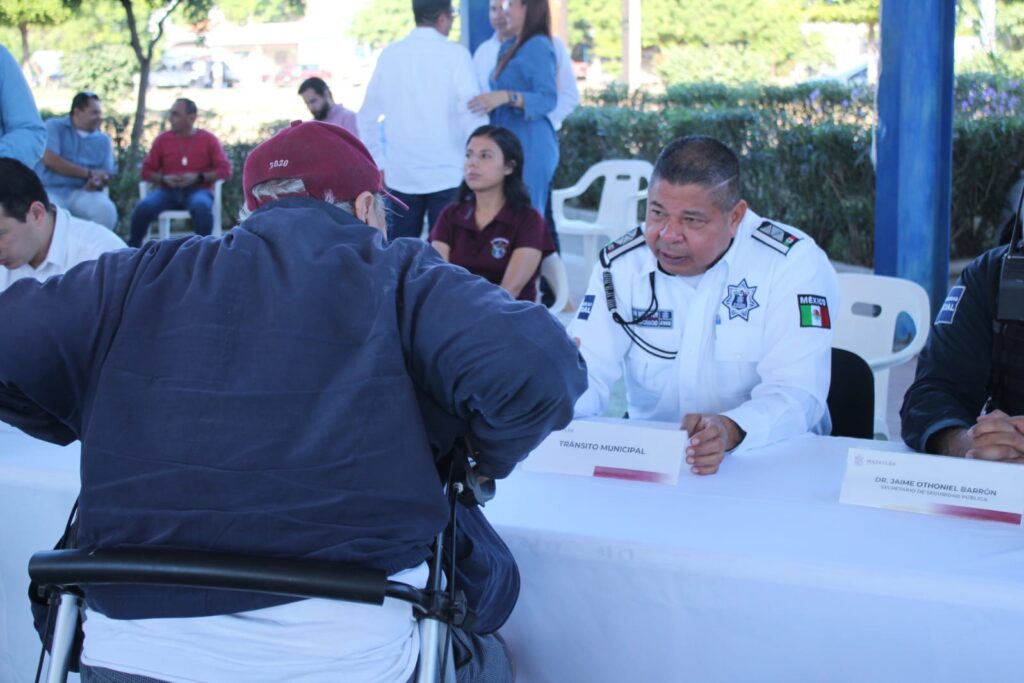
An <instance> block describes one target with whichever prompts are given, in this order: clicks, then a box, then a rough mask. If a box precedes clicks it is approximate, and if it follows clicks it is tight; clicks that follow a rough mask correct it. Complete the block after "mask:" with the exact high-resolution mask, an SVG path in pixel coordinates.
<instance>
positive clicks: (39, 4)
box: [0, 0, 81, 64]
mask: <svg viewBox="0 0 1024 683" xmlns="http://www.w3.org/2000/svg"><path fill="white" fill-rule="evenodd" d="M80 4H81V0H0V25H4V26H13V27H15V28H17V29H18V32H19V33H20V34H21V63H22V64H24V63H25V62H27V61H28V58H29V55H30V54H31V51H30V49H29V42H28V27H29V26H50V25H53V24H58V23H60V22H62V21H65V20H66V19H68V17H70V16H71V12H72V11H73V10H75V9H77V8H78V6H79V5H80Z"/></svg>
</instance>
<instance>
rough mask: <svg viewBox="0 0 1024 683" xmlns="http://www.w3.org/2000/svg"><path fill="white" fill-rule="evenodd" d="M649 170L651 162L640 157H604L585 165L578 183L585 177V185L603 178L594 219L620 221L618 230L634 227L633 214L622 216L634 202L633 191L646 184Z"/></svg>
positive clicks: (610, 222)
mask: <svg viewBox="0 0 1024 683" xmlns="http://www.w3.org/2000/svg"><path fill="white" fill-rule="evenodd" d="M653 171H654V165H653V164H652V163H651V162H649V161H644V160H643V159H607V160H605V161H599V162H597V163H596V164H594V165H593V166H591V167H590V168H588V169H587V172H586V173H584V174H583V178H582V179H581V181H580V182H581V184H582V183H583V182H584V181H586V179H587V178H588V177H589V178H590V180H589V182H587V184H588V185H589V184H590V183H593V182H594V181H595V180H597V179H598V178H601V177H603V178H604V187H602V188H601V201H600V203H599V204H598V207H597V222H598V223H601V224H602V225H621V226H622V230H621V232H625V231H626V230H628V229H629V228H631V227H634V224H635V223H636V217H635V216H626V209H627V205H633V206H635V198H636V194H637V193H638V192H639V191H640V190H643V189H646V188H647V185H648V183H650V181H651V173H652V172H653ZM624 220H625V221H626V222H625V223H623V221H624Z"/></svg>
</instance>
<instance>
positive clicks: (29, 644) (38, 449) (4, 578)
mask: <svg viewBox="0 0 1024 683" xmlns="http://www.w3.org/2000/svg"><path fill="white" fill-rule="evenodd" d="M80 451H81V449H80V447H79V445H78V443H77V442H76V443H74V444H72V445H70V446H67V447H65V448H61V447H59V446H54V445H51V444H48V443H44V442H42V441H37V440H36V439H32V438H30V437H28V436H25V435H24V434H22V433H21V432H18V431H15V430H14V429H12V428H11V427H8V426H7V425H5V424H3V423H0V520H2V521H0V549H2V554H0V681H3V682H4V683H8V682H10V683H30V682H31V681H32V679H33V676H35V672H36V661H37V660H38V658H39V637H38V636H37V635H36V632H35V630H33V628H32V615H31V613H30V612H29V605H28V559H29V558H30V557H31V556H32V554H33V553H35V552H36V551H39V550H46V549H49V548H52V547H53V544H54V543H56V542H57V539H59V538H60V535H61V533H63V532H64V524H65V523H66V522H67V517H68V513H69V512H70V511H71V506H72V504H73V503H74V502H75V497H76V496H77V495H78V483H79V482H78V458H79V454H80ZM77 679H78V676H77V675H72V680H77Z"/></svg>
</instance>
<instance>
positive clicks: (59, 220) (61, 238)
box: [0, 209, 127, 292]
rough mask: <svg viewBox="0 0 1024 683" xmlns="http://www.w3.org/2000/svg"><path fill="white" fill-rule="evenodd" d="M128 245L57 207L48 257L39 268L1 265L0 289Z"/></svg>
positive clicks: (68, 268) (0, 290) (41, 276)
mask: <svg viewBox="0 0 1024 683" xmlns="http://www.w3.org/2000/svg"><path fill="white" fill-rule="evenodd" d="M125 248H127V245H126V244H125V243H124V241H123V240H122V239H121V238H120V237H118V236H117V235H115V234H114V233H113V232H111V231H110V230H109V229H107V228H105V227H103V226H102V225H99V224H97V223H93V222H91V221H84V220H82V219H81V218H75V217H74V216H72V215H71V214H70V213H68V212H67V210H65V209H57V214H56V218H55V220H54V225H53V238H52V239H51V240H50V250H49V251H47V252H46V258H45V259H43V262H42V263H40V264H39V267H38V268H33V267H32V266H30V265H29V264H27V263H26V264H25V265H23V266H19V267H17V268H14V269H7V268H0V292H2V291H4V290H5V289H7V288H8V287H10V286H11V285H12V284H14V283H15V282H17V281H18V280H21V279H23V278H27V277H30V278H35V279H36V280H39V281H40V282H42V281H43V280H45V279H47V278H48V277H52V276H54V275H61V274H62V273H66V272H67V271H69V270H71V269H72V268H74V267H75V266H77V265H78V264H79V263H81V262H82V261H91V260H93V259H96V258H99V255H100V254H102V253H104V252H107V251H114V250H116V249H125Z"/></svg>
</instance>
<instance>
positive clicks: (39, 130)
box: [0, 45, 46, 168]
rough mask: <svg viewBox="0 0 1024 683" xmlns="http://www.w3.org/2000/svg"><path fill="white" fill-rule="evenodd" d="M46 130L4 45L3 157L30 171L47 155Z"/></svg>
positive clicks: (0, 94) (0, 90)
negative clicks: (44, 151) (9, 158)
mask: <svg viewBox="0 0 1024 683" xmlns="http://www.w3.org/2000/svg"><path fill="white" fill-rule="evenodd" d="M45 144H46V128H44V127H43V120H42V119H41V118H39V110H38V109H36V102H35V100H34V99H32V91H31V90H29V87H28V83H26V82H25V77H24V76H22V75H21V69H20V68H19V67H18V62H17V60H15V59H14V57H12V56H11V53H10V52H8V51H7V48H6V47H4V46H3V45H0V157H13V158H15V159H17V160H18V161H20V162H21V163H23V164H25V165H26V166H28V167H29V168H32V167H33V166H35V165H36V162H37V161H39V159H41V158H42V156H43V146H44V145H45Z"/></svg>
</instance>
